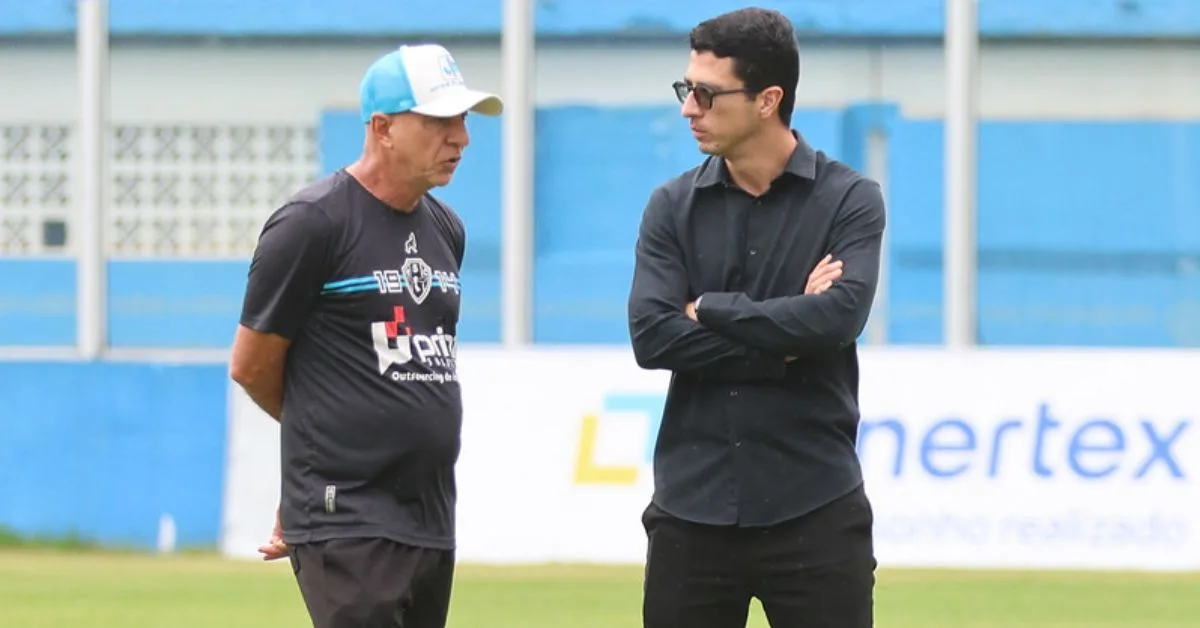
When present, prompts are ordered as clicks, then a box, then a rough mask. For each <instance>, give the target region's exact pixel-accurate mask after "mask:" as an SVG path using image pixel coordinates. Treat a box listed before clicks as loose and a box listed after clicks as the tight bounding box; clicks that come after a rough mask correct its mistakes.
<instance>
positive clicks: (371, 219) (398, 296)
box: [241, 170, 465, 549]
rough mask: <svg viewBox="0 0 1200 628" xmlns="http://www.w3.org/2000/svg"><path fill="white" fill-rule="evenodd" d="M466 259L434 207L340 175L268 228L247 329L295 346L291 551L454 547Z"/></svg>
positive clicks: (287, 508) (288, 426)
mask: <svg viewBox="0 0 1200 628" xmlns="http://www.w3.org/2000/svg"><path fill="white" fill-rule="evenodd" d="M464 248H465V230H464V228H463V224H462V221H461V220H460V219H459V218H458V216H457V215H455V214H454V212H453V211H452V210H451V209H450V208H448V207H446V206H445V205H443V204H441V203H440V202H438V201H437V200H436V199H434V198H433V197H432V196H429V195H425V196H424V197H423V198H422V199H421V201H420V204H419V205H418V206H417V208H416V210H415V211H413V212H411V213H405V212H400V211H395V210H393V209H391V208H389V207H388V206H386V205H385V204H383V203H382V202H381V201H379V200H378V199H376V198H375V197H374V196H372V195H371V194H370V193H369V192H368V191H367V190H366V189H365V188H364V187H362V185H361V184H360V183H359V182H358V181H357V180H356V179H354V177H352V176H350V175H349V174H348V173H346V172H345V171H344V170H342V171H338V172H337V173H335V174H333V175H331V176H330V177H328V178H326V179H324V180H322V181H319V182H317V183H314V184H313V185H311V186H309V187H307V188H305V189H304V190H302V191H300V192H299V193H297V194H296V195H295V196H294V197H292V199H291V200H289V201H288V202H287V203H286V204H284V205H283V206H282V207H281V208H280V209H278V210H277V211H276V212H275V213H274V214H273V215H272V216H271V217H270V218H269V219H268V220H267V222H266V224H265V226H264V227H263V230H262V234H261V236H260V238H259V241H258V247H257V249H256V250H255V253H254V257H253V261H252V263H251V266H250V272H249V283H248V285H247V288H246V297H245V303H244V305H243V311H242V317H241V322H242V324H243V325H245V326H247V327H249V328H251V329H255V330H258V331H262V332H269V333H274V334H279V335H281V336H284V337H287V338H289V339H291V340H292V345H291V348H290V350H289V352H288V355H287V363H286V368H285V375H284V394H283V415H282V422H281V440H282V461H281V462H282V480H283V487H282V493H281V497H282V499H281V503H280V509H281V512H280V516H281V519H282V523H283V532H284V540H285V541H286V542H287V543H289V544H299V543H305V542H309V541H319V540H324V539H330V538H338V537H382V538H388V539H392V540H394V541H397V542H400V543H407V544H411V545H418V546H423V547H433V548H440V549H452V548H453V547H454V543H455V540H454V531H455V526H454V506H455V499H456V492H457V491H456V486H455V478H454V465H455V462H456V461H457V459H458V454H459V447H460V436H461V427H462V397H461V393H460V390H459V384H458V381H457V373H456V369H455V356H456V355H457V351H456V347H455V336H456V332H457V325H458V317H459V297H460V293H459V281H458V274H459V268H460V266H461V264H462V259H463V251H464Z"/></svg>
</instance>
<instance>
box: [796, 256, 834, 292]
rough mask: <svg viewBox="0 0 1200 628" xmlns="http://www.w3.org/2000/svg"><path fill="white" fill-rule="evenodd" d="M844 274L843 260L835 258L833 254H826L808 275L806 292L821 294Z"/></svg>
mask: <svg viewBox="0 0 1200 628" xmlns="http://www.w3.org/2000/svg"><path fill="white" fill-rule="evenodd" d="M841 276H842V261H841V260H834V259H833V255H832V254H830V255H826V256H825V257H823V258H821V261H820V262H818V263H817V267H816V268H814V269H813V271H812V272H811V273H809V275H808V284H807V285H806V286H804V294H821V293H822V292H825V291H826V290H828V289H829V288H830V287H831V286H832V285H833V282H834V281H836V280H837V279H838V278H839V277H841Z"/></svg>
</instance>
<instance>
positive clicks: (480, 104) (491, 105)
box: [410, 88, 504, 118]
mask: <svg viewBox="0 0 1200 628" xmlns="http://www.w3.org/2000/svg"><path fill="white" fill-rule="evenodd" d="M410 111H412V112H413V113H419V114H421V115H423V116H430V117H434V118H451V117H454V116H459V115H462V114H464V113H466V112H468V111H473V112H475V113H479V114H483V115H485V116H498V115H500V114H501V113H503V112H504V101H502V100H500V97H499V96H497V95H495V94H488V93H486V92H477V91H474V90H470V89H466V88H463V89H456V90H453V91H451V90H447V91H446V92H445V93H443V94H441V95H440V96H438V98H437V99H436V100H434V101H433V102H427V103H424V104H421V105H417V106H416V107H413V108H412V109H411V110H410Z"/></svg>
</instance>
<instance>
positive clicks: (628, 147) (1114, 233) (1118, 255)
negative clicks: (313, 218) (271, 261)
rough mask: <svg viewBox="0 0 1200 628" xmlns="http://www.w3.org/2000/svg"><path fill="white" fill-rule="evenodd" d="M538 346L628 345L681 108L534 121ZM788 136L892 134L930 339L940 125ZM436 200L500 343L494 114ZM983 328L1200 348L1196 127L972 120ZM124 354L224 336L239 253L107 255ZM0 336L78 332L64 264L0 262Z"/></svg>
mask: <svg viewBox="0 0 1200 628" xmlns="http://www.w3.org/2000/svg"><path fill="white" fill-rule="evenodd" d="M536 124H537V131H536V133H537V135H536V149H535V152H536V167H537V189H536V190H535V203H536V205H535V221H536V228H535V229H536V243H535V247H536V259H535V269H534V270H535V304H534V315H535V323H534V330H535V339H536V340H537V341H538V342H546V343H618V344H622V343H626V342H627V341H628V339H627V330H626V322H625V298H626V295H627V291H628V288H629V280H630V276H631V274H632V263H633V256H632V248H633V243H634V240H635V238H636V234H637V225H638V221H639V220H640V217H641V211H642V208H643V205H644V203H645V201H646V198H647V197H648V195H649V193H650V191H651V190H652V189H653V188H654V187H655V186H656V185H658V184H659V183H661V182H662V181H663V180H665V179H667V178H669V177H672V176H674V175H676V174H677V173H679V172H681V171H683V170H685V169H687V168H689V167H691V166H692V165H694V164H695V163H697V162H698V161H699V160H700V158H701V156H700V155H699V153H698V152H697V151H696V149H695V146H694V144H693V142H692V140H691V138H690V136H689V135H688V133H687V128H686V125H685V124H684V122H683V120H681V119H680V118H679V114H678V110H677V108H675V107H629V108H591V107H561V108H549V109H543V110H541V111H539V112H538V114H537V120H536ZM795 124H796V126H797V128H799V129H801V130H803V132H804V133H805V135H806V137H807V138H808V139H809V141H810V142H812V143H813V144H814V145H816V146H817V147H818V148H821V149H823V150H825V151H826V152H827V153H829V154H830V155H832V156H834V157H838V158H842V159H844V160H846V161H847V162H849V163H851V164H852V165H856V166H858V165H861V162H862V147H863V145H864V133H865V132H866V130H867V128H868V127H869V126H870V125H872V124H878V125H883V126H885V127H886V128H888V129H889V133H890V137H891V142H890V148H891V155H890V158H889V161H890V164H891V166H890V167H891V172H890V174H889V177H888V179H889V182H890V190H889V202H890V207H889V209H890V216H889V225H890V238H891V242H890V244H891V254H890V257H889V259H888V268H889V271H890V278H891V287H890V288H891V289H890V292H889V295H888V297H889V301H890V308H889V310H888V312H887V314H888V320H889V336H890V339H891V340H892V341H893V342H897V343H903V344H909V343H937V342H940V340H941V323H942V316H941V311H942V286H941V282H942V275H941V272H942V269H941V256H942V135H941V123H940V122H939V121H937V120H906V119H903V118H901V117H899V116H898V115H897V114H896V112H895V109H894V108H875V109H872V108H870V107H851V108H850V109H848V110H846V111H839V110H806V111H801V112H798V113H797V115H796V122H795ZM322 127H323V130H322V133H321V136H322V146H321V152H322V160H323V167H324V170H325V171H326V172H329V171H331V170H332V169H334V168H337V167H339V166H341V165H343V164H346V163H348V162H350V161H352V160H353V159H354V158H355V157H356V156H357V154H358V151H359V150H360V149H361V145H362V132H363V128H362V125H361V124H360V123H359V122H358V121H357V119H356V117H355V115H354V114H353V112H346V111H328V112H325V113H324V114H323V116H322ZM469 127H470V130H471V133H472V143H471V146H470V148H468V155H467V159H466V160H465V162H464V164H463V166H462V168H461V169H460V171H459V173H458V174H457V175H456V177H455V179H454V181H453V183H452V184H451V185H450V186H448V187H447V188H443V189H441V190H439V191H438V192H437V193H438V195H439V196H441V197H442V198H443V199H445V200H446V201H447V202H448V203H450V204H451V205H452V206H453V207H454V208H455V209H456V210H457V211H458V212H459V213H460V214H461V215H462V217H463V219H464V221H465V222H466V224H467V225H468V245H467V256H466V261H465V264H464V271H463V279H464V286H465V287H466V292H465V293H464V300H463V319H462V325H461V328H460V333H461V336H460V340H461V341H462V342H494V341H497V340H498V339H499V336H500V320H499V312H500V282H499V278H500V172H499V165H500V126H499V123H498V122H497V121H496V120H495V119H489V118H484V117H474V118H471V120H470V121H469ZM979 152H980V179H979V194H980V200H979V230H980V231H979V233H980V240H979V244H980V260H979V263H980V278H979V279H980V281H979V290H980V295H979V309H980V330H979V337H980V340H981V342H983V343H984V344H998V345H1013V344H1018V345H1054V344H1068V345H1093V346H1095V345H1107V346H1200V122H1152V121H1126V122H1106V123H1100V122H1096V123H1080V122H1062V121H1042V122H999V121H984V122H983V124H982V125H981V129H980V145H979ZM109 270H110V283H111V297H112V302H111V307H110V333H111V340H112V344H113V345H114V346H119V347H196V346H198V347H209V348H221V347H226V346H228V344H229V342H230V340H231V338H232V334H233V330H234V328H235V327H236V324H237V316H238V312H239V310H240V307H241V298H242V289H243V286H244V284H245V271H246V264H245V263H244V262H222V263H214V262H189V261H179V262H135V261H121V262H112V263H111V264H110V266H109ZM0 274H3V276H5V277H10V278H11V279H10V280H9V281H6V282H3V284H0V345H6V344H25V345H47V344H60V345H68V344H71V343H72V342H73V340H74V335H75V323H74V316H73V313H72V309H73V307H74V289H75V288H74V272H73V266H72V264H71V263H70V262H64V261H14V260H4V261H0Z"/></svg>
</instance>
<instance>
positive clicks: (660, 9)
mask: <svg viewBox="0 0 1200 628" xmlns="http://www.w3.org/2000/svg"><path fill="white" fill-rule="evenodd" d="M757 4H758V5H760V6H764V7H769V8H775V9H779V10H780V11H783V12H784V13H785V14H787V15H788V16H789V17H790V18H791V19H792V21H793V22H794V23H795V24H796V26H797V28H799V29H800V30H801V31H802V33H803V34H804V35H805V36H806V37H814V36H823V35H824V36H851V37H864V36H865V37H937V36H939V35H940V33H941V31H942V27H943V0H803V1H801V0H763V1H762V2H759V3H757ZM109 5H110V7H111V8H110V14H111V21H112V31H113V33H114V34H116V35H233V36H245V35H254V36H273V35H274V36H285V35H286V36H295V35H311V36H330V35H340V36H346V35H372V34H375V35H389V36H397V35H416V34H421V35H482V36H496V35H497V34H498V32H499V28H500V24H501V0H456V1H455V5H454V10H453V11H447V10H445V6H446V4H445V2H441V1H438V0H405V1H399V0H339V2H337V4H336V7H337V8H336V9H335V8H333V6H334V5H333V4H332V3H330V2H328V0H253V1H252V2H247V1H244V0H110V2H109ZM536 6H537V9H536V13H537V18H536V19H537V28H538V32H539V34H541V35H542V36H557V37H570V36H579V35H611V34H630V35H657V36H678V35H679V34H680V33H685V32H687V30H688V29H690V28H691V27H692V26H694V25H695V24H696V23H697V22H699V21H700V20H703V19H705V18H707V17H711V16H713V15H716V14H719V13H722V12H724V11H728V10H731V9H735V8H740V7H742V6H745V3H741V2H735V1H733V0H689V1H687V2H684V1H681V0H675V1H671V2H667V1H663V2H645V1H644V0H608V1H606V2H581V1H578V0H540V1H538V2H537V4H536ZM74 24H75V2H74V0H53V1H52V0H36V1H31V0H0V34H7V35H31V34H67V33H69V32H71V31H72V29H73V28H74ZM980 27H981V30H982V32H983V33H984V34H985V35H987V36H1002V37H1023V36H1029V37H1044V36H1058V37H1146V36H1183V37H1200V3H1197V2H1195V0H1121V1H1117V0H1053V1H1047V0H1000V1H985V2H981V3H980Z"/></svg>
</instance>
